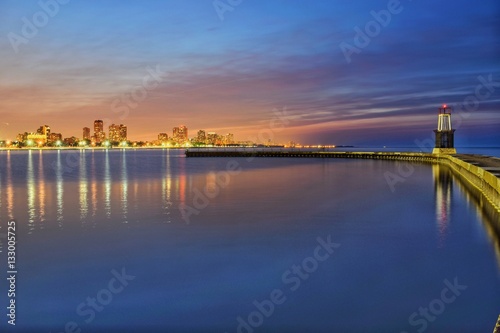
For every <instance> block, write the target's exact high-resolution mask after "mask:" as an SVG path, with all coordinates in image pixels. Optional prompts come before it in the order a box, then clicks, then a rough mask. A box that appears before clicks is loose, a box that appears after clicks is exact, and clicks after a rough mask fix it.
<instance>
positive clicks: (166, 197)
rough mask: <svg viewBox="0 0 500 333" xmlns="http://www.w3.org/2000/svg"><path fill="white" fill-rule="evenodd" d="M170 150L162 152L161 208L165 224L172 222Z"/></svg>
mask: <svg viewBox="0 0 500 333" xmlns="http://www.w3.org/2000/svg"><path fill="white" fill-rule="evenodd" d="M170 159H171V157H170V150H163V158H162V175H163V177H162V183H161V184H162V188H161V193H162V197H161V198H162V208H163V215H164V217H165V222H166V223H171V222H172V216H171V214H170V207H171V206H172V201H171V200H172V193H171V192H172V170H171V160H170Z"/></svg>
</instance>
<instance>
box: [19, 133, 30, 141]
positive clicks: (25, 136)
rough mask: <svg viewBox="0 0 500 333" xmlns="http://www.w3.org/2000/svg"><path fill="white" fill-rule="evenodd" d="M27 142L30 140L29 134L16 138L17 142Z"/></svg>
mask: <svg viewBox="0 0 500 333" xmlns="http://www.w3.org/2000/svg"><path fill="white" fill-rule="evenodd" d="M26 140H28V132H24V133H19V134H18V135H17V136H16V141H18V142H24V141H26Z"/></svg>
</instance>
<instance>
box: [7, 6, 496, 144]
mask: <svg viewBox="0 0 500 333" xmlns="http://www.w3.org/2000/svg"><path fill="white" fill-rule="evenodd" d="M443 103H446V104H447V105H450V106H453V108H454V115H453V116H452V119H453V123H454V127H455V128H456V129H457V132H456V145H457V146H500V130H499V129H500V2H499V1H498V0H481V1H470V0H441V1H435V0H414V1H412V0H401V1H398V0H389V1H388V0H383V1H380V0H358V1H348V0H328V1H327V0H324V1H320V0H316V1H305V0H301V1H299V0H272V1H270V0H251V1H250V0H215V1H214V0H182V1H181V0H177V1H173V0H163V1H160V0H150V1H131V0H106V1H98V0H85V1H83V0H40V1H33V0H23V1H19V0H0V139H4V140H8V139H10V140H12V139H15V136H16V135H17V134H18V133H20V132H25V131H27V132H33V131H36V129H37V128H38V127H39V126H41V125H44V124H47V125H49V126H50V127H51V129H52V131H53V132H60V133H62V134H63V136H64V137H69V136H77V137H81V136H82V128H83V127H85V126H87V127H91V128H92V126H93V121H94V120H95V119H102V120H104V123H105V124H104V125H105V128H107V127H108V126H109V125H111V124H112V123H116V124H120V123H122V124H125V125H127V126H128V136H129V139H131V140H154V139H156V137H157V135H158V133H160V132H167V133H168V134H169V135H170V134H171V133H172V128H173V127H175V126H179V125H186V126H187V127H188V128H189V136H190V137H192V136H194V135H195V134H196V132H197V131H198V130H199V129H204V130H206V131H215V132H217V133H220V134H225V133H228V132H230V133H233V134H234V136H235V139H236V140H242V141H245V140H257V141H267V140H268V139H272V141H274V142H277V143H278V142H280V143H286V142H288V141H295V142H299V143H302V144H336V145H356V146H415V145H418V144H419V142H420V143H422V142H429V140H431V139H432V138H433V132H432V130H433V129H435V127H436V126H437V110H438V107H439V106H440V105H442V104H443Z"/></svg>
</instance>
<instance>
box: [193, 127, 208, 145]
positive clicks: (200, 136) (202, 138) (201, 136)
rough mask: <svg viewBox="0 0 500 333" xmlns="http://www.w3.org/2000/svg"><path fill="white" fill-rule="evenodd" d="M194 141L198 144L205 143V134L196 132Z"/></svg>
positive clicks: (202, 131)
mask: <svg viewBox="0 0 500 333" xmlns="http://www.w3.org/2000/svg"><path fill="white" fill-rule="evenodd" d="M196 141H197V142H199V143H205V141H207V134H206V133H205V131H204V130H199V131H198V134H197V135H196Z"/></svg>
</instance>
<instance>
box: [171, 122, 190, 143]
mask: <svg viewBox="0 0 500 333" xmlns="http://www.w3.org/2000/svg"><path fill="white" fill-rule="evenodd" d="M173 139H174V141H175V142H177V143H178V144H183V143H185V142H186V141H188V129H187V127H186V126H184V125H181V126H179V127H174V130H173Z"/></svg>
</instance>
